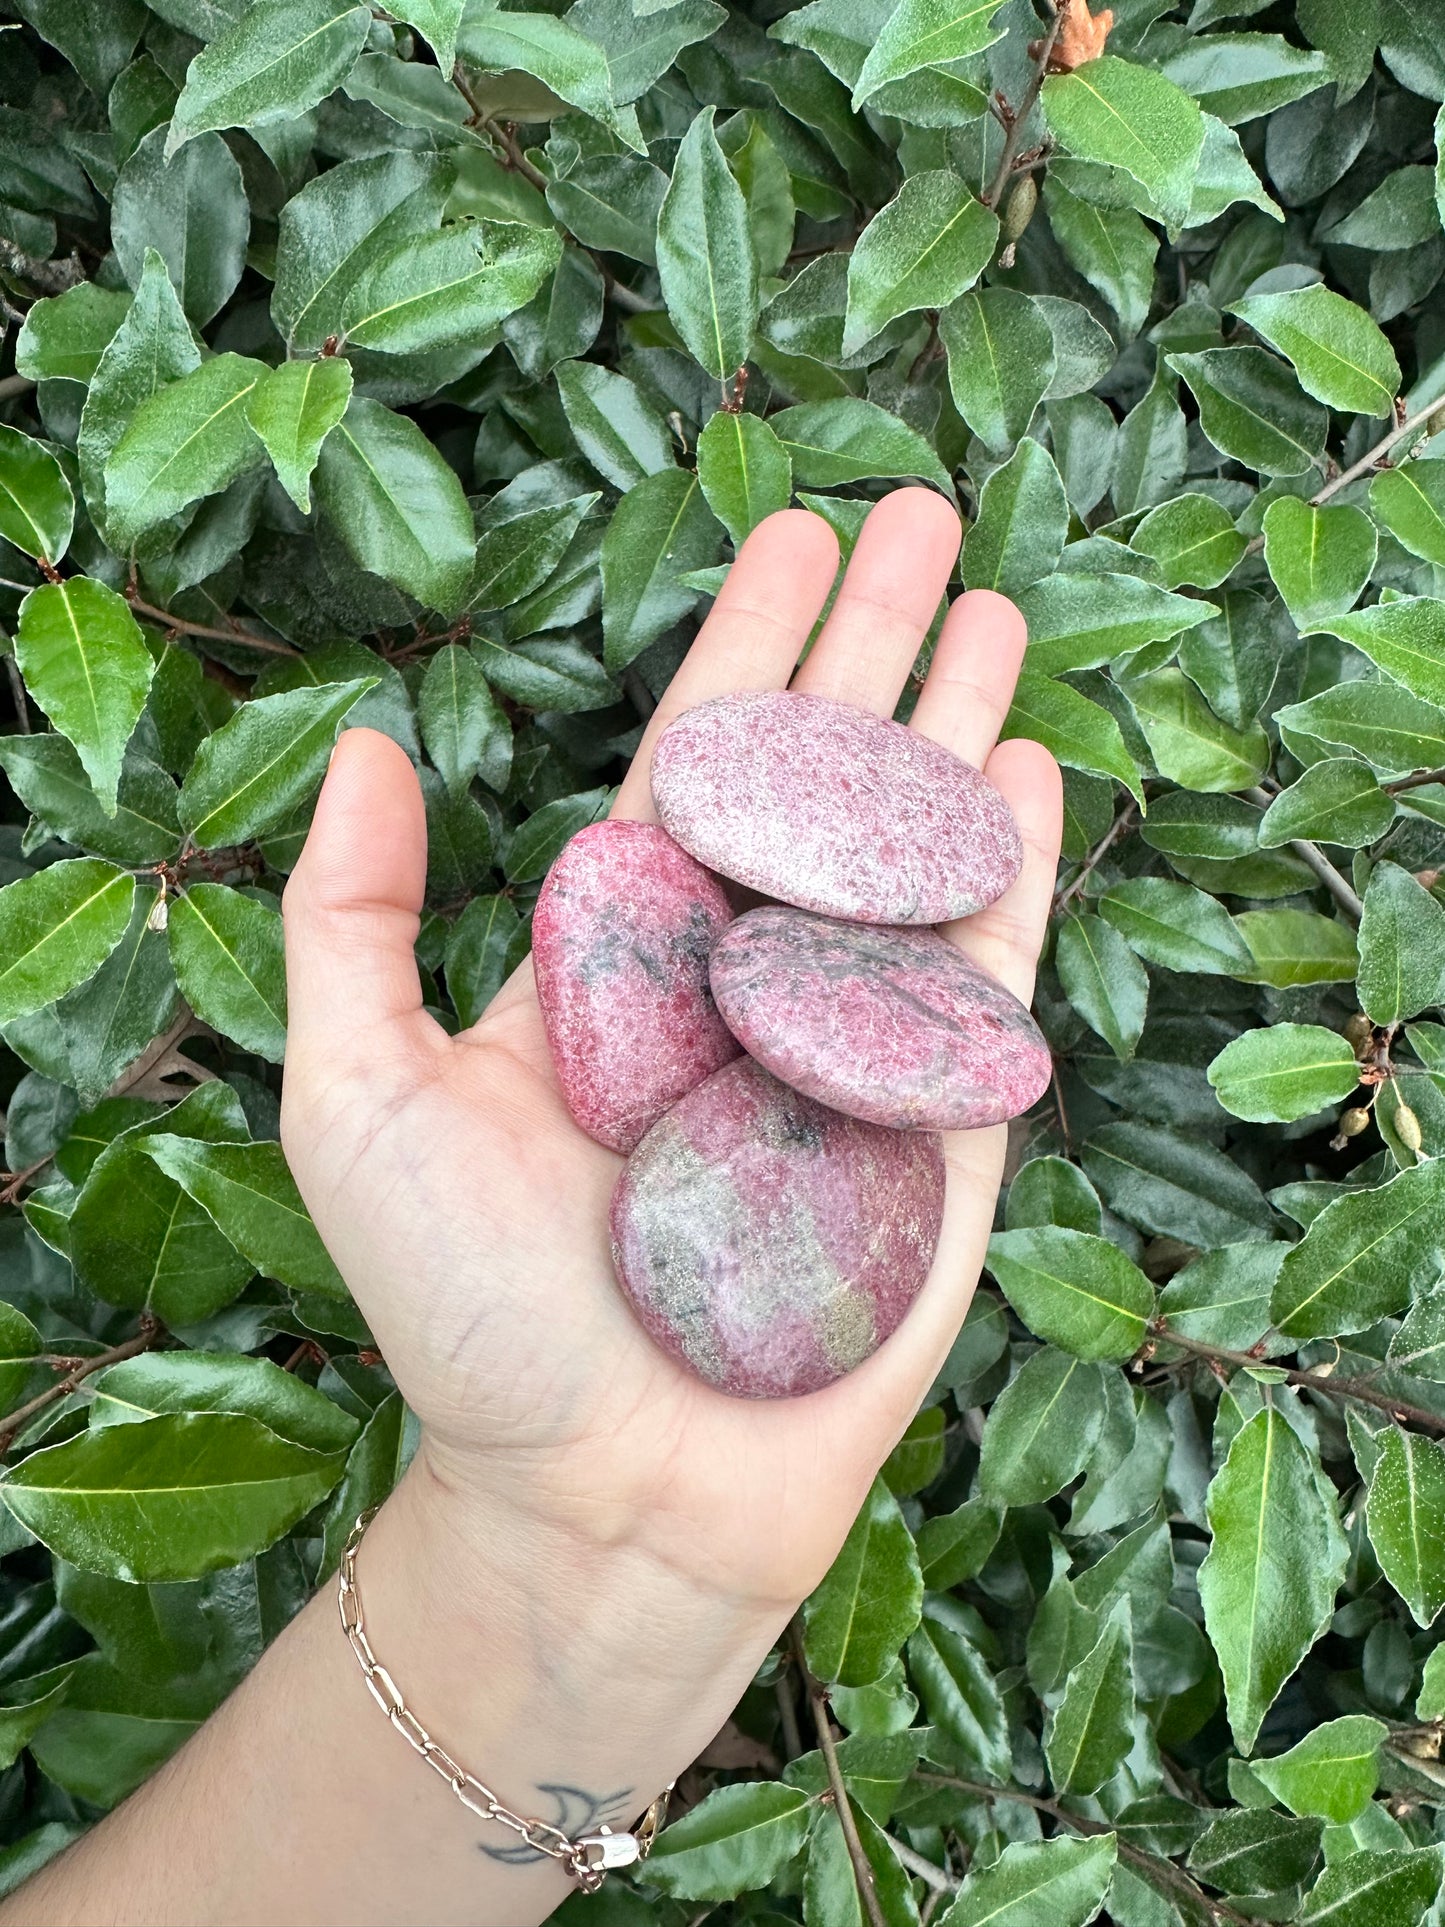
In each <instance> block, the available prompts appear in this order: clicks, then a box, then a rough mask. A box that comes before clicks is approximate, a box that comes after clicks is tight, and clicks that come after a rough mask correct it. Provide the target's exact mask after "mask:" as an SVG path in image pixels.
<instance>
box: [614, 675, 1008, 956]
mask: <svg viewBox="0 0 1445 1927" xmlns="http://www.w3.org/2000/svg"><path fill="white" fill-rule="evenodd" d="M652 794H653V797H654V799H655V801H656V803H657V813H658V815H659V816H660V817H661V818H662V821H663V823H664V825H665V826H666V828H667V829H668V830H669V831H670V832H671V834H672V835H673V836H674V837H676V839H677V841H678V842H679V843H680V844H681V845H682V846H683V848H684V849H685V850H690V851H691V852H692V854H693V855H694V856H695V857H696V858H697V859H698V861H699V862H700V863H705V864H707V866H708V868H709V869H712V870H717V871H719V872H721V874H722V875H723V876H727V877H732V878H733V879H734V880H735V881H736V882H738V883H745V884H747V885H748V887H749V888H750V889H753V890H758V891H760V892H761V893H762V894H763V895H764V896H769V897H777V898H780V899H781V900H782V901H783V902H784V903H794V904H797V905H799V906H800V907H801V908H802V909H804V910H816V911H819V912H820V913H821V914H822V915H824V916H829V917H846V918H849V919H850V920H852V921H855V922H863V923H947V922H948V921H949V919H950V918H952V917H965V916H970V915H971V914H972V913H973V912H974V911H975V910H981V909H982V908H983V907H984V905H985V904H987V903H992V902H993V900H994V898H995V897H999V896H1002V895H1003V893H1004V891H1005V890H1006V889H1007V888H1008V887H1009V885H1010V884H1011V883H1012V882H1013V880H1014V878H1015V877H1016V876H1017V875H1018V873H1019V867H1020V865H1021V863H1022V861H1023V846H1022V844H1021V842H1020V840H1019V833H1018V826H1017V824H1016V823H1015V822H1014V819H1013V814H1012V812H1011V811H1010V809H1009V806H1008V804H1007V803H1006V802H1005V801H1004V799H1003V797H1002V796H1001V795H1000V794H999V792H998V791H997V790H996V789H995V788H994V786H993V784H992V783H990V782H989V781H988V780H987V778H986V777H984V776H981V775H980V774H979V772H978V771H977V770H976V769H974V768H972V767H971V766H970V765H969V764H968V763H965V762H963V761H961V760H960V759H959V758H958V757H957V756H954V755H953V754H952V753H951V752H950V751H949V750H946V749H944V748H943V747H942V746H941V744H938V743H934V742H930V741H929V739H928V738H927V737H926V736H920V735H919V734H918V733H917V731H916V730H912V729H905V728H904V727H903V725H902V724H901V723H895V722H891V721H889V720H888V719H886V718H884V717H882V716H873V715H870V714H869V713H868V712H867V711H866V710H862V709H854V708H853V707H851V705H849V704H848V703H839V702H833V701H831V700H830V699H829V698H827V697H824V696H805V695H799V694H796V693H795V692H793V691H791V690H763V691H755V692H751V693H747V694H743V695H737V696H718V697H716V698H714V699H713V701H711V702H706V703H700V704H699V705H698V707H697V708H696V709H690V710H687V711H685V712H684V714H683V715H681V716H679V717H678V718H677V720H676V721H675V722H674V723H672V724H671V725H670V726H669V727H668V728H667V729H665V730H664V731H663V733H662V735H661V736H660V737H659V738H658V741H657V747H656V749H655V750H654V751H653V756H652Z"/></svg>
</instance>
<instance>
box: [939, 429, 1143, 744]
mask: <svg viewBox="0 0 1445 1927" xmlns="http://www.w3.org/2000/svg"><path fill="white" fill-rule="evenodd" d="M1068 532H1069V504H1068V499H1067V497H1066V496H1065V494H1064V484H1063V482H1062V481H1061V480H1060V477H1059V471H1058V470H1057V469H1056V468H1055V467H1054V462H1053V457H1052V456H1051V455H1050V454H1049V452H1048V450H1047V449H1045V448H1044V447H1043V446H1042V444H1041V443H1039V442H1036V441H1032V440H1024V441H1021V442H1020V443H1019V445H1018V447H1017V448H1016V449H1015V450H1014V452H1013V454H1012V455H1010V457H1009V458H1008V460H1007V461H1006V462H1005V463H1004V464H1003V465H1002V467H1000V468H996V469H995V470H994V471H993V473H992V474H991V475H990V476H989V478H988V480H987V481H986V482H985V483H984V485H983V488H982V489H981V491H980V493H979V498H978V515H977V517H976V519H975V521H974V524H973V527H972V528H971V529H970V530H969V532H968V539H967V541H966V542H965V544H964V552H963V581H964V586H965V588H969V589H996V590H997V591H998V593H999V594H1000V595H1006V596H1011V595H1016V594H1018V592H1019V591H1020V590H1022V589H1027V588H1029V587H1031V586H1032V584H1033V583H1035V582H1037V581H1038V580H1039V578H1040V576H1046V575H1049V574H1051V573H1052V572H1053V569H1054V565H1055V564H1056V563H1057V561H1058V559H1059V557H1060V555H1061V554H1062V553H1063V548H1064V542H1065V540H1066V539H1067V537H1068ZM1122 747H1123V745H1122V742H1121V744H1120V748H1121V749H1122ZM1116 773H1117V772H1116ZM1124 780H1125V781H1126V782H1127V781H1128V778H1127V777H1126V778H1125V779H1124Z"/></svg>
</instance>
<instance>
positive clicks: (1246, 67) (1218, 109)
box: [1163, 9, 1331, 127]
mask: <svg viewBox="0 0 1445 1927" xmlns="http://www.w3.org/2000/svg"><path fill="white" fill-rule="evenodd" d="M1241 11H1242V9H1241ZM1163 66H1164V71H1165V73H1167V74H1168V76H1169V78H1170V79H1171V80H1172V81H1173V82H1174V83H1175V85H1176V86H1178V87H1182V88H1183V89H1184V91H1185V92H1186V93H1187V94H1193V96H1194V98H1195V99H1196V100H1197V101H1198V102H1199V104H1200V106H1201V107H1202V108H1204V109H1205V111H1206V112H1207V113H1210V114H1215V115H1217V116H1218V117H1219V119H1220V120H1222V121H1225V122H1227V123H1228V125H1229V126H1231V127H1236V126H1238V125H1240V123H1242V122H1243V121H1247V120H1255V119H1257V118H1258V116H1259V115H1261V114H1270V113H1273V112H1274V110H1275V108H1277V107H1284V106H1287V105H1288V103H1289V102H1290V101H1292V100H1299V99H1300V98H1301V97H1302V96H1303V95H1305V94H1311V93H1313V92H1314V90H1315V89H1316V88H1317V87H1323V86H1325V85H1326V84H1327V82H1328V81H1329V80H1330V78H1331V74H1330V63H1329V61H1328V60H1327V59H1326V57H1325V55H1324V54H1320V53H1307V52H1305V50H1304V49H1303V48H1301V47H1295V46H1292V45H1291V44H1290V43H1289V42H1288V41H1287V40H1284V39H1283V38H1281V36H1280V35H1279V34H1274V33H1220V34H1207V35H1201V36H1200V37H1199V38H1198V39H1197V40H1192V41H1187V42H1185V43H1184V45H1183V46H1182V47H1181V48H1180V49H1179V51H1178V52H1177V53H1174V54H1171V55H1170V56H1169V57H1168V58H1167V59H1166V60H1165V61H1164V62H1163Z"/></svg>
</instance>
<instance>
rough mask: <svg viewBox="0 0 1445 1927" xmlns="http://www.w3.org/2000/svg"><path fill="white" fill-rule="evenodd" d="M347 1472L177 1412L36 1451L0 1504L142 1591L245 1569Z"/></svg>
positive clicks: (247, 1421) (69, 1555)
mask: <svg viewBox="0 0 1445 1927" xmlns="http://www.w3.org/2000/svg"><path fill="white" fill-rule="evenodd" d="M341 1463H342V1461H341V1458H340V1455H339V1454H335V1453H323V1452H311V1451H308V1450H306V1448H305V1447H304V1446H299V1445H293V1444H292V1443H291V1442H290V1441H289V1440H288V1439H283V1438H280V1437H278V1436H277V1434H276V1433H274V1432H272V1431H271V1430H269V1428H268V1427H266V1426H265V1425H263V1424H261V1422H260V1421H259V1420H258V1419H254V1418H246V1417H242V1416H240V1415H237V1414H230V1413H227V1414H220V1413H212V1412H207V1413H199V1412H197V1413H186V1414H175V1415H167V1416H165V1417H161V1418H151V1419H145V1420H143V1421H141V1422H140V1423H138V1424H135V1425H107V1426H103V1427H102V1428H101V1429H100V1430H99V1431H95V1432H85V1433H82V1434H81V1435H80V1437H78V1438H75V1439H71V1440H69V1441H68V1442H67V1443H66V1444H64V1445H55V1446H51V1447H49V1448H48V1449H47V1450H44V1451H40V1452H32V1453H31V1454H30V1456H29V1457H28V1458H27V1459H25V1460H23V1461H22V1463H21V1464H20V1465H18V1466H16V1467H14V1468H13V1469H12V1470H11V1471H10V1472H8V1473H7V1474H6V1476H5V1479H4V1481H3V1482H0V1496H3V1498H4V1500H5V1503H6V1505H8V1506H9V1508H10V1510H11V1511H12V1512H13V1513H14V1515H15V1517H16V1518H17V1519H19V1520H20V1522H21V1523H22V1524H23V1525H25V1526H28V1527H29V1529H30V1530H31V1531H32V1532H33V1533H34V1534H35V1536H36V1538H37V1539H39V1540H41V1541H42V1542H43V1543H44V1544H45V1545H48V1546H50V1547H51V1549H52V1550H53V1551H55V1552H57V1553H58V1554H59V1555H60V1556H61V1558H63V1559H68V1560H69V1561H70V1563H71V1564H72V1565H77V1566H82V1567H84V1568H85V1569H86V1570H87V1571H90V1572H101V1573H107V1574H109V1575H110V1576H111V1577H112V1578H115V1579H124V1580H128V1581H129V1582H131V1583H132V1584H140V1585H146V1584H153V1583H154V1582H156V1581H157V1580H165V1579H195V1578H199V1577H200V1576H201V1575H202V1574H203V1573H207V1572H214V1571H215V1570H216V1569H217V1567H219V1566H230V1565H234V1564H236V1562H237V1561H238V1560H241V1559H249V1558H250V1557H251V1556H252V1555H253V1554H254V1553H257V1552H259V1551H261V1550H262V1549H263V1547H265V1546H268V1545H270V1544H272V1542H273V1541H274V1540H276V1539H278V1538H279V1537H280V1536H281V1534H282V1533H283V1532H285V1531H287V1530H288V1529H289V1527H291V1526H293V1525H294V1524H295V1523H296V1521H297V1520H298V1519H299V1518H300V1517H301V1516H302V1514H303V1513H306V1512H309V1511H310V1509H311V1507H312V1506H313V1505H315V1504H316V1503H317V1502H318V1501H319V1500H321V1499H323V1498H324V1497H325V1496H326V1494H327V1492H328V1491H330V1489H331V1487H332V1486H333V1485H334V1484H335V1483H336V1480H337V1478H338V1476H339V1475H340V1471H341Z"/></svg>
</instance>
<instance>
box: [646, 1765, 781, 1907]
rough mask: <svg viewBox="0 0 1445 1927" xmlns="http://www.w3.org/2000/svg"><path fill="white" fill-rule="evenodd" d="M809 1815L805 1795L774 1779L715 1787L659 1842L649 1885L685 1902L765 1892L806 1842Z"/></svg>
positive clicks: (652, 1860) (652, 1862)
mask: <svg viewBox="0 0 1445 1927" xmlns="http://www.w3.org/2000/svg"><path fill="white" fill-rule="evenodd" d="M810 1812H811V1802H810V1801H809V1798H808V1796H807V1794H806V1793H804V1792H802V1791H801V1790H800V1789H799V1788H798V1787H790V1786H783V1785H781V1784H780V1783H779V1782H777V1781H773V1780H760V1781H755V1782H752V1783H746V1782H745V1783H743V1784H740V1785H734V1786H725V1787H718V1788H716V1789H715V1790H714V1791H713V1792H712V1793H710V1794H709V1795H708V1796H707V1798H706V1799H705V1800H703V1801H701V1802H700V1803H699V1804H698V1805H697V1806H695V1807H694V1808H693V1809H692V1811H691V1812H690V1813H687V1814H684V1816H683V1817H682V1819H681V1820H677V1821H675V1822H674V1823H673V1825H672V1826H670V1827H668V1828H667V1829H666V1830H665V1832H663V1833H662V1835H661V1836H660V1837H659V1839H658V1842H657V1845H656V1846H655V1847H654V1848H653V1851H652V1857H651V1859H650V1860H649V1862H648V1867H647V1872H648V1882H649V1885H651V1886H654V1887H658V1888H660V1889H661V1890H662V1892H663V1893H665V1894H673V1895H677V1896H679V1897H681V1898H684V1899H687V1900H729V1899H731V1898H732V1897H733V1896H734V1895H736V1894H740V1893H743V1892H745V1891H746V1890H747V1889H748V1888H750V1887H761V1886H765V1885H766V1884H767V1882H768V1881H769V1880H771V1879H772V1877H773V1875H774V1874H775V1873H776V1872H777V1871H778V1869H779V1868H780V1867H782V1866H783V1865H784V1864H785V1863H786V1862H787V1861H789V1860H791V1859H792V1857H793V1855H794V1854H795V1853H796V1852H797V1851H798V1849H799V1848H800V1847H801V1846H802V1844H803V1841H804V1840H805V1839H806V1838H807V1833H808V1822H809V1819H810Z"/></svg>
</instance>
